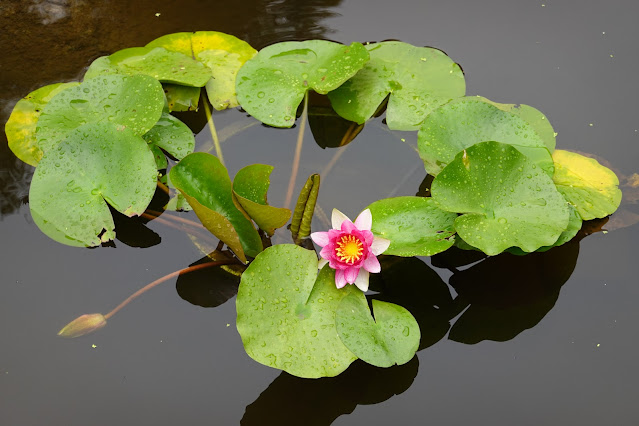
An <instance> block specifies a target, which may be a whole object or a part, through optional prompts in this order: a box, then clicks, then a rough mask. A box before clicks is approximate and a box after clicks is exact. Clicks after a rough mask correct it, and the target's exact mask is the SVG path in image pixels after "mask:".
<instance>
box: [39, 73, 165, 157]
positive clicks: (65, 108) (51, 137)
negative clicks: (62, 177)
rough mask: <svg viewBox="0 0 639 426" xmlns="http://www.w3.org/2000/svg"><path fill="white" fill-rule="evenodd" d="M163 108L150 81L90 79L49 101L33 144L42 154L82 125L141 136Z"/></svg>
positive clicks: (119, 77)
mask: <svg viewBox="0 0 639 426" xmlns="http://www.w3.org/2000/svg"><path fill="white" fill-rule="evenodd" d="M163 108H164V91H163V90H162V86H161V85H160V83H159V82H158V81H157V80H155V79H154V78H152V77H148V76H145V75H135V76H124V75H108V76H103V77H100V78H94V79H91V80H87V81H85V82H83V83H82V84H80V85H79V86H75V87H71V88H70V89H67V90H64V91H62V92H60V93H58V94H57V95H56V96H54V97H53V98H52V99H51V100H50V101H49V103H48V104H47V105H46V106H45V107H44V110H43V111H42V115H40V119H39V120H38V124H37V126H36V138H37V144H38V146H39V148H40V149H41V150H42V151H44V152H46V150H47V149H50V148H52V147H54V146H55V145H56V144H58V143H59V142H60V141H61V140H62V139H63V138H64V137H65V136H66V134H67V133H69V132H70V131H71V130H73V129H76V128H78V127H80V126H81V125H83V124H85V123H100V122H111V123H113V124H116V125H120V126H121V127H126V128H128V129H129V130H131V131H133V133H135V134H136V135H140V136H141V135H143V134H145V133H146V132H148V131H149V130H151V128H152V127H153V126H154V125H155V123H157V121H158V119H159V118H160V116H161V114H162V109H163Z"/></svg>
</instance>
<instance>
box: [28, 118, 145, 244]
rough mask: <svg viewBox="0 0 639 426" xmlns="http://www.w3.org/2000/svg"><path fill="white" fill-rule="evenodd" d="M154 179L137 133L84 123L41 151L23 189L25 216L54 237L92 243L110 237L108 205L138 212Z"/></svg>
mask: <svg viewBox="0 0 639 426" xmlns="http://www.w3.org/2000/svg"><path fill="white" fill-rule="evenodd" d="M156 182H157V169H156V164H155V160H154V158H153V155H152V154H151V151H150V150H149V148H148V147H147V144H146V142H145V141H144V140H143V139H142V138H141V137H140V136H138V135H136V134H135V133H134V132H133V131H132V130H130V129H127V128H118V127H116V126H115V125H113V124H111V123H88V124H85V125H83V126H80V127H78V128H77V129H75V130H73V131H71V132H69V134H68V135H67V137H66V138H65V139H64V140H63V141H62V142H60V143H59V144H58V145H57V146H56V147H55V148H52V149H50V150H47V151H45V152H44V156H43V157H42V160H40V163H39V165H38V167H37V168H36V171H35V173H34V175H33V180H32V182H31V188H30V191H29V206H30V208H31V215H32V216H33V220H34V222H35V223H36V224H37V225H38V227H39V228H40V229H41V230H42V232H44V233H45V234H47V235H48V236H49V237H51V238H53V239H54V240H56V241H58V242H61V243H64V244H68V245H72V246H97V245H100V243H102V242H106V241H110V240H112V239H113V238H115V232H114V224H113V218H112V216H111V212H110V210H109V206H108V205H111V206H112V207H113V208H114V209H116V210H117V211H119V212H120V213H122V214H124V215H126V216H134V215H140V214H142V213H143V212H144V210H145V209H146V207H147V206H148V204H149V203H150V202H151V199H152V198H153V194H154V193H155V187H156ZM107 203H108V205H107Z"/></svg>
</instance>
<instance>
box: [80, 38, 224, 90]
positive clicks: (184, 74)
mask: <svg viewBox="0 0 639 426" xmlns="http://www.w3.org/2000/svg"><path fill="white" fill-rule="evenodd" d="M120 73H122V74H127V75H136V74H143V75H148V76H150V77H153V78H155V79H157V80H159V81H161V82H163V83H173V84H180V85H183V86H192V87H202V86H204V85H205V84H206V82H207V81H209V78H211V70H210V69H209V68H208V67H206V66H205V65H204V64H202V63H201V62H199V61H196V60H194V59H193V58H191V56H190V55H188V56H187V55H185V54H183V53H180V52H174V51H170V50H167V49H165V48H163V47H131V48H128V49H122V50H119V51H117V52H115V53H114V54H112V55H110V56H106V57H105V56H103V57H100V58H98V59H96V60H95V61H94V62H93V63H92V64H91V65H90V66H89V69H88V70H87V72H86V74H85V75H84V79H85V81H86V80H88V79H92V78H95V77H97V76H100V75H105V74H120Z"/></svg>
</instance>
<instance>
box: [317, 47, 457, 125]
mask: <svg viewBox="0 0 639 426" xmlns="http://www.w3.org/2000/svg"><path fill="white" fill-rule="evenodd" d="M366 49H367V50H368V52H369V53H370V61H369V62H368V63H366V65H365V66H364V68H363V69H362V70H361V71H359V72H358V73H357V74H356V75H355V76H354V77H353V78H352V79H350V80H348V81H347V82H346V83H344V84H343V85H342V86H340V87H339V88H338V89H336V90H334V91H333V92H331V93H329V94H328V96H329V98H330V100H331V103H332V105H333V108H335V111H336V112H337V113H338V114H339V115H341V116H342V117H344V118H346V119H347V120H351V121H355V122H356V123H359V124H362V123H363V122H365V121H366V120H368V119H369V118H371V117H372V116H373V114H374V113H375V111H376V110H377V108H378V107H379V106H380V104H381V103H382V102H383V101H384V99H385V98H386V97H387V96H388V95H389V94H390V98H389V100H388V106H387V109H386V123H387V124H388V127H389V128H390V129H393V130H417V129H418V128H419V125H420V123H421V122H422V121H424V118H425V117H426V115H428V114H429V113H430V112H431V111H433V110H434V109H435V108H437V107H438V106H440V105H442V104H445V103H446V102H448V101H450V100H451V99H454V98H458V97H460V96H464V94H465V93H466V82H465V80H464V73H463V72H462V70H461V68H460V67H459V65H457V64H456V63H455V62H454V61H453V60H452V59H450V58H449V57H448V56H447V55H446V54H445V53H444V52H442V51H441V50H437V49H433V48H430V47H416V46H413V45H410V44H408V43H402V42H399V41H385V42H381V43H374V44H369V45H367V46H366Z"/></svg>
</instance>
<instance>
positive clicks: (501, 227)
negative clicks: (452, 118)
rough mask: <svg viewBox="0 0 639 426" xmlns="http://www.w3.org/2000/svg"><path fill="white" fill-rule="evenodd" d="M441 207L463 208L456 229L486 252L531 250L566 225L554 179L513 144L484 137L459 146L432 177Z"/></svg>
mask: <svg viewBox="0 0 639 426" xmlns="http://www.w3.org/2000/svg"><path fill="white" fill-rule="evenodd" d="M431 192H432V197H433V199H434V200H435V201H436V202H437V203H438V204H439V206H440V208H442V209H444V210H447V211H449V212H455V213H463V214H462V215H461V216H459V217H458V218H457V219H456V220H455V229H456V230H457V233H458V234H459V236H460V237H461V238H462V239H463V240H464V241H465V242H467V243H468V244H470V245H471V246H473V247H477V248H479V249H480V250H482V251H483V252H484V253H486V254H488V255H495V254H498V253H501V252H502V251H504V250H506V249H507V248H509V247H519V248H521V249H522V250H524V251H528V252H532V251H535V250H537V249H538V248H540V247H543V246H549V245H552V244H554V243H555V242H556V241H557V239H558V238H559V236H560V235H561V233H562V232H564V230H566V228H567V227H568V216H569V211H568V206H567V204H566V200H565V199H564V198H563V197H562V195H561V194H560V193H559V192H558V191H557V188H556V187H555V185H554V184H553V182H552V180H551V179H550V177H548V175H546V173H544V172H543V171H542V170H541V169H540V167H538V165H537V164H535V163H534V162H533V161H532V160H530V159H529V158H528V157H527V156H525V155H524V154H522V153H521V152H519V151H518V150H517V149H516V148H514V147H513V146H511V145H507V144H502V143H499V142H482V143H478V144H476V145H473V146H471V147H470V148H468V149H467V150H465V151H462V152H460V153H459V154H458V155H457V156H456V157H455V159H454V160H453V161H451V162H450V164H448V166H446V167H445V168H444V169H443V170H442V171H441V172H440V173H439V175H437V177H436V178H435V180H434V181H433V185H432V188H431Z"/></svg>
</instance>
